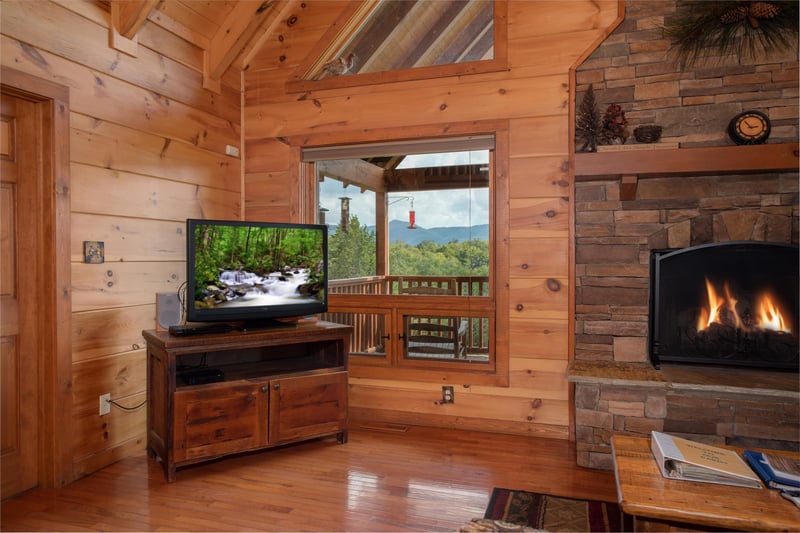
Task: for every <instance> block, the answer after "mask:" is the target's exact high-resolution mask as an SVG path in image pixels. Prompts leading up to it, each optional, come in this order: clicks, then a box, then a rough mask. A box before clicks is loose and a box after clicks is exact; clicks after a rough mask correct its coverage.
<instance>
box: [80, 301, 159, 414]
mask: <svg viewBox="0 0 800 533" xmlns="http://www.w3.org/2000/svg"><path fill="white" fill-rule="evenodd" d="M153 300H154V301H153V303H152V304H151V305H135V306H131V307H118V308H110V309H99V310H97V311H85V312H80V313H73V314H72V354H73V355H72V360H73V362H74V363H78V362H81V361H85V360H87V359H97V358H99V357H106V356H109V357H110V356H116V355H119V354H123V353H126V352H129V351H131V350H139V349H143V348H144V338H143V337H142V330H143V329H153V328H154V327H155V325H156V306H155V297H154V298H153ZM142 364H144V362H143V363H142ZM89 400H91V398H89ZM94 401H95V402H96V401H97V398H94Z"/></svg>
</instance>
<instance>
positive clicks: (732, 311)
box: [649, 242, 800, 371]
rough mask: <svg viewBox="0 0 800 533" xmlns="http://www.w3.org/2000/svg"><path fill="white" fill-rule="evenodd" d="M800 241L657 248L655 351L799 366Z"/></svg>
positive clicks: (687, 358)
mask: <svg viewBox="0 0 800 533" xmlns="http://www.w3.org/2000/svg"><path fill="white" fill-rule="evenodd" d="M798 265H799V263H798V247H797V246H796V245H784V244H774V243H763V242H729V243H717V244H706V245H701V246H695V247H691V248H683V249H680V250H660V251H654V252H653V253H652V255H651V265H650V276H651V283H650V339H649V344H650V358H651V361H652V363H653V364H654V365H655V366H656V367H658V366H659V365H660V363H662V362H676V363H698V364H712V365H728V366H741V367H759V368H771V369H780V370H794V371H797V369H798V270H799V268H800V267H799V266H798Z"/></svg>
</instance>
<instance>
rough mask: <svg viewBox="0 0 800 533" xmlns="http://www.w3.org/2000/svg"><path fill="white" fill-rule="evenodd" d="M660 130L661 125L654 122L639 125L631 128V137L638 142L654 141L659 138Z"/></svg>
mask: <svg viewBox="0 0 800 533" xmlns="http://www.w3.org/2000/svg"><path fill="white" fill-rule="evenodd" d="M661 130H662V128H661V126H656V125H654V124H650V125H647V126H639V127H638V128H636V129H635V130H633V137H634V138H635V139H636V141H637V142H640V143H654V142H658V140H659V139H660V138H661Z"/></svg>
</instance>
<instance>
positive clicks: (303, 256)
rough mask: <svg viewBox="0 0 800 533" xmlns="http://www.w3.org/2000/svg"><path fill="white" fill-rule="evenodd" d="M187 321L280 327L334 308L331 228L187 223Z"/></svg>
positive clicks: (309, 225) (318, 226) (207, 221)
mask: <svg viewBox="0 0 800 533" xmlns="http://www.w3.org/2000/svg"><path fill="white" fill-rule="evenodd" d="M186 243H187V248H186V270H187V275H186V298H185V300H186V320H187V322H243V323H245V324H246V325H247V327H254V328H255V327H270V326H272V325H279V324H281V322H280V321H279V320H277V319H282V318H283V319H286V318H293V317H303V316H307V315H314V314H317V313H323V312H325V311H327V310H328V262H327V257H328V228H327V226H324V225H319V224H292V223H284V222H246V221H237V220H200V219H189V220H187V221H186Z"/></svg>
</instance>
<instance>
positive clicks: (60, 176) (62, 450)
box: [0, 66, 74, 487]
mask: <svg viewBox="0 0 800 533" xmlns="http://www.w3.org/2000/svg"><path fill="white" fill-rule="evenodd" d="M0 80H2V81H1V82H0V89H2V92H3V93H5V94H9V95H13V96H15V97H17V98H22V99H25V100H28V101H30V102H33V103H35V104H36V107H37V112H36V115H37V116H36V119H37V126H38V129H39V132H38V134H39V135H40V137H41V139H40V141H41V144H40V145H39V154H38V155H39V157H40V158H41V161H40V164H39V168H40V172H41V175H40V176H38V179H39V180H40V182H39V183H40V186H41V188H40V191H41V198H39V199H38V203H39V206H40V210H39V211H40V214H41V215H40V216H41V218H40V220H39V222H40V226H39V230H38V231H39V239H40V242H41V244H42V246H41V247H40V248H39V250H40V251H39V253H38V257H35V258H33V259H34V261H33V263H34V264H35V265H36V269H37V275H40V283H38V284H37V289H36V291H35V294H33V295H30V296H32V297H33V298H34V300H35V302H36V305H38V306H39V309H38V310H37V316H38V320H39V324H38V328H37V329H38V337H39V339H38V346H39V349H38V353H37V358H38V362H37V363H38V370H39V380H38V385H37V387H38V395H39V399H40V405H39V413H38V423H39V445H38V450H37V457H38V465H39V486H40V487H63V486H64V485H66V484H68V483H70V482H71V481H73V479H74V474H73V468H72V437H71V436H72V426H73V423H72V277H71V270H70V269H71V266H70V242H71V240H70V154H69V135H70V131H69V88H68V87H66V86H64V85H60V84H57V83H53V82H51V81H49V80H46V79H43V78H38V77H36V76H32V75H30V74H27V73H24V72H21V71H18V70H15V69H11V68H8V67H5V66H0Z"/></svg>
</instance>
